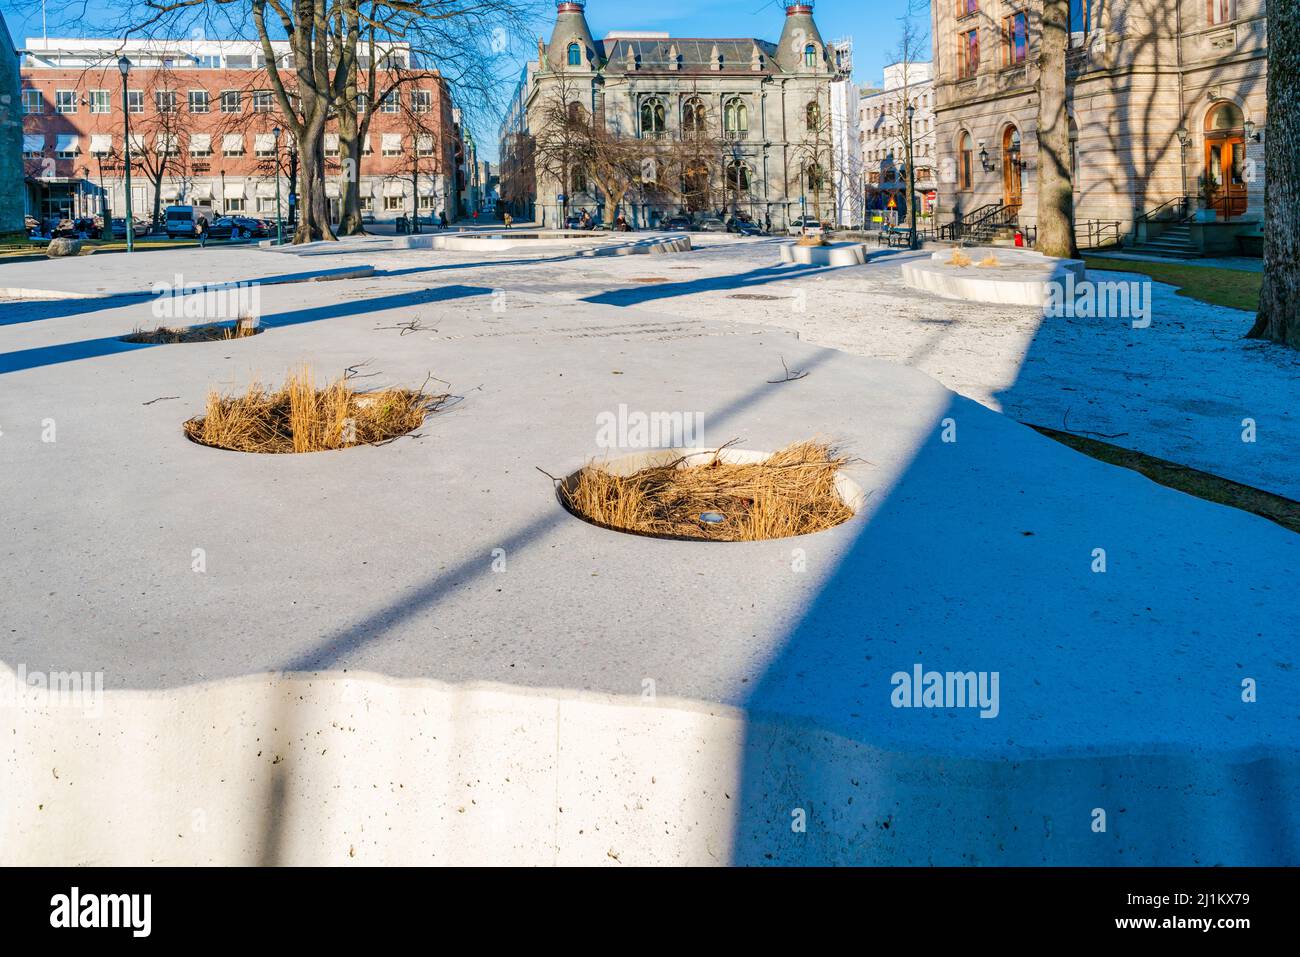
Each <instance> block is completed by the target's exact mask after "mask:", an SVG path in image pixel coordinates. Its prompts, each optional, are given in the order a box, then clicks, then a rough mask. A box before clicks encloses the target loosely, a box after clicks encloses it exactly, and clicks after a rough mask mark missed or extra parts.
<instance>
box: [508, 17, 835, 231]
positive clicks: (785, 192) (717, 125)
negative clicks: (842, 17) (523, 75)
mask: <svg viewBox="0 0 1300 957" xmlns="http://www.w3.org/2000/svg"><path fill="white" fill-rule="evenodd" d="M538 54H539V57H538V62H539V67H538V69H537V71H536V73H535V75H533V76H532V77H531V83H530V88H529V90H528V94H527V97H528V98H527V110H528V122H527V128H528V129H529V131H530V133H531V134H532V135H533V136H534V137H536V136H537V135H538V128H539V122H540V121H539V116H540V114H541V113H542V112H543V111H545V110H546V109H547V104H548V103H550V102H553V101H554V98H555V97H556V96H563V97H564V98H565V99H569V100H571V101H572V102H576V103H578V104H580V105H581V107H582V108H583V109H584V110H585V111H588V112H589V114H590V115H592V116H593V117H595V118H597V121H598V122H600V123H602V124H603V128H604V129H605V130H607V131H609V133H610V134H612V135H614V136H616V137H618V138H620V139H634V138H643V139H652V138H653V139H663V138H680V137H681V136H682V135H683V131H684V130H685V129H686V127H687V124H695V123H699V124H701V127H700V128H702V129H705V130H706V131H707V132H708V134H709V135H710V136H713V137H716V138H717V140H718V141H720V142H722V143H725V144H726V148H725V154H726V155H725V156H719V157H717V159H716V161H715V162H713V163H710V164H708V167H709V168H708V169H707V177H708V181H709V184H710V185H711V187H712V188H711V189H709V190H701V191H698V195H701V196H703V195H705V194H707V195H708V196H709V197H710V199H711V200H712V201H711V202H704V201H702V200H701V201H700V202H699V203H696V204H692V203H685V202H682V201H681V199H680V197H677V198H672V197H669V196H665V195H654V196H652V195H649V194H648V193H646V192H645V191H632V192H630V193H629V195H628V196H626V197H625V198H624V200H623V202H622V204H620V207H619V211H620V212H622V213H623V215H625V216H627V217H628V218H629V219H630V220H631V221H632V222H633V223H634V224H635V225H652V224H654V223H657V222H659V221H660V220H661V219H663V218H664V217H666V216H669V215H672V214H674V213H677V212H680V211H683V209H685V210H686V211H694V212H698V213H710V212H712V213H720V214H727V215H729V214H730V213H731V211H732V208H733V207H734V208H736V209H738V210H741V211H744V212H747V213H748V214H749V215H751V216H752V217H754V219H756V220H758V221H762V220H763V219H764V218H765V217H770V219H771V221H772V224H773V227H774V228H776V227H780V226H784V225H785V224H786V223H787V222H788V221H789V220H791V219H794V218H796V217H797V216H798V215H799V214H800V209H801V208H802V203H806V206H807V211H808V214H809V215H813V214H814V205H815V204H816V205H819V206H820V207H821V212H822V215H823V216H829V215H830V213H831V209H832V204H831V201H830V196H829V189H830V187H829V182H830V178H829V177H828V176H826V175H825V172H826V171H827V168H828V164H829V156H830V152H831V149H830V137H829V131H828V124H829V118H830V104H829V85H830V83H831V81H832V80H833V79H834V78H835V77H836V74H837V67H836V57H835V51H834V49H833V48H832V47H831V46H829V45H828V44H826V43H825V42H823V40H822V38H821V34H820V33H819V32H818V29H817V25H816V23H815V22H814V21H813V11H812V2H811V0H797V2H794V0H792V2H790V3H789V5H788V6H787V7H786V9H785V23H784V27H783V29H782V31H781V36H780V39H779V40H778V41H777V42H776V43H771V42H769V41H767V40H760V39H756V38H744V39H735V38H729V39H724V38H716V39H715V38H675V37H670V36H668V35H667V34H664V33H639V32H638V33H633V32H613V33H611V34H610V35H609V36H607V37H606V38H605V39H604V40H596V39H594V38H593V37H592V35H591V30H590V29H589V27H588V25H587V19H586V14H585V10H584V3H582V2H577V0H560V2H559V3H558V4H557V7H556V19H555V28H554V30H553V31H552V33H551V40H550V42H549V43H542V42H541V41H540V40H539V41H538ZM697 110H698V111H700V112H696V111H697ZM816 160H820V162H818V163H817V168H812V169H810V168H809V167H810V165H811V164H812V163H813V162H814V161H816ZM819 174H820V176H821V180H820V182H813V180H814V179H816V178H817V177H818V176H819ZM673 175H677V174H676V173H674V174H673ZM701 175H703V173H701ZM536 182H537V204H536V216H537V218H538V219H540V220H541V221H542V222H543V223H544V224H545V225H548V226H550V225H556V224H558V223H559V222H560V220H561V219H562V217H563V215H564V211H565V209H566V208H567V209H568V210H569V211H573V210H576V209H578V208H580V207H585V208H587V209H589V210H594V209H598V208H601V207H603V204H604V197H603V196H602V195H600V193H599V191H598V190H596V189H594V188H593V184H591V183H590V182H589V181H587V182H584V181H583V180H582V178H578V179H577V181H576V182H574V183H570V184H569V188H568V189H567V191H566V190H564V189H563V188H562V186H561V183H560V182H558V181H557V180H556V178H555V177H554V176H552V175H548V174H546V173H545V172H544V171H543V170H542V169H540V168H539V169H538V170H537V175H536ZM728 186H729V187H730V189H729V188H728ZM814 187H817V188H814ZM814 194H817V195H816V198H815V199H814ZM563 196H567V202H565V201H563V200H562V199H561V197H563ZM724 197H725V199H724ZM692 205H694V209H691V208H690V207H691V206H692Z"/></svg>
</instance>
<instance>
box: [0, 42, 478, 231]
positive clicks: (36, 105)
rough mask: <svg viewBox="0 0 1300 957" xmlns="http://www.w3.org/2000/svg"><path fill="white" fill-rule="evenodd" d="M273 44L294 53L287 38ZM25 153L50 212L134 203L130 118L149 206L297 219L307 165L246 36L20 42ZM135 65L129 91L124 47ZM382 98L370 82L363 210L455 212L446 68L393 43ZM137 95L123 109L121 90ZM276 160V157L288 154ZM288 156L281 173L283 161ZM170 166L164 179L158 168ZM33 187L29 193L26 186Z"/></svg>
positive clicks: (332, 137) (67, 214)
mask: <svg viewBox="0 0 1300 957" xmlns="http://www.w3.org/2000/svg"><path fill="white" fill-rule="evenodd" d="M272 49H273V51H274V52H275V53H276V55H277V56H279V57H283V58H284V59H282V60H281V64H282V69H281V72H282V75H283V74H284V72H285V70H286V69H287V63H288V59H289V58H290V57H291V56H292V53H291V51H290V49H289V45H288V43H287V42H283V41H280V42H276V43H273V44H272ZM22 54H23V63H22V68H21V80H22V89H21V108H22V114H23V115H22V134H23V135H22V157H23V163H24V166H25V172H26V184H27V189H26V191H25V193H26V196H25V202H26V206H27V211H28V213H29V214H31V215H32V216H35V217H36V218H38V219H41V220H46V221H49V220H58V219H61V218H77V217H82V216H93V215H98V214H100V213H101V210H102V209H104V208H107V209H108V211H109V213H110V215H112V216H115V217H119V218H120V217H122V216H124V215H125V213H126V196H125V163H124V160H125V152H126V151H125V145H126V126H127V124H128V123H129V125H130V130H131V132H130V136H131V192H132V196H131V207H132V214H133V215H134V216H135V217H136V218H145V217H148V216H150V215H152V212H153V209H154V206H155V202H157V204H158V205H159V206H166V205H167V204H169V203H183V202H193V203H199V204H206V205H211V206H212V207H213V209H214V211H215V212H217V213H234V214H240V215H249V216H259V217H261V218H271V219H273V218H274V217H275V216H276V215H277V197H278V201H279V203H278V209H279V211H280V214H281V215H283V216H284V218H285V219H288V218H290V217H289V200H290V197H291V195H292V193H293V190H292V189H291V186H290V182H289V178H290V175H291V172H292V171H293V170H295V169H296V156H295V154H294V151H293V143H292V141H291V137H290V136H289V135H288V134H287V133H286V134H283V135H282V136H281V139H280V141H279V142H278V144H277V143H276V142H275V139H274V130H275V129H276V128H277V127H278V126H281V125H282V124H281V123H280V121H279V112H278V110H279V108H278V106H277V105H276V102H275V100H274V98H273V96H272V94H271V92H270V84H269V80H268V78H267V73H266V68H265V64H264V62H263V60H262V51H261V44H260V43H257V42H251V41H237V40H174V41H164V40H126V41H124V40H115V39H109V40H84V39H62V38H55V37H50V38H49V39H40V38H33V39H29V40H28V41H27V44H26V49H25V50H23V51H22ZM120 56H126V57H127V59H128V60H129V61H130V63H131V66H130V70H129V73H128V76H127V80H126V90H125V91H124V90H123V80H122V75H121V73H120V71H119V68H118V58H119V57H120ZM386 57H387V59H386V60H385V61H383V62H382V63H381V68H380V70H379V72H378V76H379V80H380V82H381V83H383V84H384V88H386V87H387V86H389V85H390V84H389V81H390V80H391V79H394V78H396V77H397V76H398V75H399V73H398V71H405V72H403V73H401V74H400V75H401V76H403V77H404V79H403V80H402V83H401V85H400V86H399V87H397V89H396V90H395V91H394V92H393V93H391V94H390V95H389V96H388V97H387V98H386V99H385V100H384V101H383V102H381V103H378V104H376V103H372V102H370V98H369V97H368V96H367V94H365V92H364V91H363V92H362V93H361V94H359V96H358V104H359V106H360V108H361V109H363V110H371V111H372V113H373V116H372V119H371V123H370V130H369V133H368V135H367V137H366V139H365V141H363V144H362V148H363V151H364V154H365V155H364V156H363V159H362V162H361V164H360V170H359V177H360V184H361V204H362V213H363V216H365V217H366V218H367V219H376V220H388V221H393V220H395V219H396V218H397V217H398V216H400V215H402V214H403V213H405V214H407V215H410V214H411V213H412V212H413V211H416V210H418V211H419V214H420V216H421V218H431V217H436V216H437V213H438V211H439V210H445V211H446V212H447V214H448V216H449V217H452V216H454V213H455V210H456V209H457V197H456V188H455V167H454V155H455V150H456V136H457V131H456V128H455V124H454V122H453V119H452V111H453V107H452V103H451V94H450V91H449V90H448V88H447V85H446V83H445V82H443V80H442V78H441V77H439V76H437V75H436V73H433V72H432V71H425V70H422V69H420V68H419V67H418V66H416V65H413V64H411V63H410V62H409V60H408V57H407V53H406V51H405V48H399V47H394V49H393V50H392V51H389V52H388V53H386ZM124 92H125V96H126V98H127V101H126V102H127V105H126V114H125V115H124V113H123V96H124ZM277 160H278V161H277ZM277 167H278V170H277ZM154 171H160V172H161V173H162V175H161V182H159V183H157V184H156V185H155V183H154V182H153V181H152V180H153V179H154V178H156V177H154V176H153V175H152V173H153V172H154ZM325 173H326V194H327V196H328V197H329V206H330V210H331V215H332V217H333V218H335V219H337V217H338V214H339V207H340V205H341V200H340V196H341V192H342V185H343V184H342V176H343V175H344V171H343V170H342V168H341V162H340V159H339V145H338V133H337V131H336V128H335V127H334V126H333V124H331V125H330V126H329V127H328V128H327V130H326V133H325ZM22 192H23V191H22V190H20V191H19V194H20V196H21V194H22Z"/></svg>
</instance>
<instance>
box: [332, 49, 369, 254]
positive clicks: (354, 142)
mask: <svg viewBox="0 0 1300 957" xmlns="http://www.w3.org/2000/svg"><path fill="white" fill-rule="evenodd" d="M338 114H339V159H340V162H341V165H342V168H343V188H342V190H341V191H340V192H341V194H342V199H341V201H340V207H341V208H340V209H339V235H340V236H361V235H364V234H365V231H366V224H365V221H364V220H363V219H362V216H361V137H362V134H363V133H364V130H363V129H362V124H361V122H360V117H358V116H357V65H356V62H355V61H354V62H353V63H352V66H351V69H349V71H348V78H347V83H346V85H345V86H344V88H343V99H342V101H341V102H340V103H339V106H338Z"/></svg>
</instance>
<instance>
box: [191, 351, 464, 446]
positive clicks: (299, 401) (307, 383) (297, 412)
mask: <svg viewBox="0 0 1300 957" xmlns="http://www.w3.org/2000/svg"><path fill="white" fill-rule="evenodd" d="M448 398H449V396H447V395H446V394H445V393H444V394H434V393H431V392H428V391H426V390H425V389H424V388H423V387H421V388H419V389H397V388H393V389H381V390H377V391H375V392H357V391H355V390H354V389H353V388H352V387H351V384H350V383H349V381H348V379H347V377H344V378H342V379H338V380H336V381H334V382H331V383H329V384H327V385H326V386H324V387H323V388H317V387H316V386H315V385H314V384H313V382H312V376H311V373H310V372H309V371H307V370H305V369H304V370H302V371H300V372H295V373H291V374H290V375H289V376H288V377H287V378H286V379H285V381H284V384H283V385H281V386H279V387H278V388H276V389H273V390H272V389H268V388H266V387H264V386H262V385H261V384H260V383H257V382H254V383H253V384H252V385H251V386H249V388H248V390H247V391H246V392H244V393H243V394H240V395H222V394H221V393H218V392H215V391H213V392H210V393H208V401H207V408H206V409H205V410H204V414H203V415H196V416H195V417H194V418H192V419H189V420H187V421H186V422H185V424H184V425H183V427H182V428H183V429H184V432H185V435H186V437H187V438H188V439H189V440H190V441H192V442H196V443H198V444H199V445H207V446H210V447H212V448H217V449H229V450H230V451H234V452H263V453H270V454H286V453H297V452H328V451H332V450H335V449H346V448H350V447H352V446H354V445H383V444H384V443H386V442H390V441H392V440H393V439H396V438H398V437H400V436H403V435H407V434H408V433H411V432H414V431H415V430H416V429H418V428H419V427H420V425H421V424H422V423H423V422H424V420H425V418H426V417H427V416H429V415H430V414H432V413H434V412H436V411H438V410H439V409H440V408H441V407H442V406H443V405H444V404H445V403H446V401H447V399H448Z"/></svg>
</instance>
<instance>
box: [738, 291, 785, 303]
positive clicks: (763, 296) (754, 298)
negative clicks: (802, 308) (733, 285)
mask: <svg viewBox="0 0 1300 957" xmlns="http://www.w3.org/2000/svg"><path fill="white" fill-rule="evenodd" d="M727 298H728V299H744V300H746V301H748V302H776V301H777V300H778V299H789V298H790V297H789V296H769V295H768V294H767V293H764V292H737V293H733V294H732V295H730V296H728V297H727Z"/></svg>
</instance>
